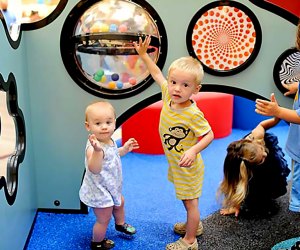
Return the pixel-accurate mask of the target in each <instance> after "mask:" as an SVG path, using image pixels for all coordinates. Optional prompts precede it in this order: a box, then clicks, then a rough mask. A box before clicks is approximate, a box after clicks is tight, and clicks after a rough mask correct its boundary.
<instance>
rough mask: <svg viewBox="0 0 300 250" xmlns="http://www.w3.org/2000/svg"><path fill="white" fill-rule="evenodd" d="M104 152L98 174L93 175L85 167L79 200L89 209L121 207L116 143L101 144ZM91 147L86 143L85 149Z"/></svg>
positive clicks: (118, 157)
mask: <svg viewBox="0 0 300 250" xmlns="http://www.w3.org/2000/svg"><path fill="white" fill-rule="evenodd" d="M101 146H102V148H103V152H104V159H103V166H102V170H101V172H100V173H99V174H94V173H92V172H91V171H89V169H88V167H87V159H86V158H85V174H84V178H83V181H82V185H81V188H80V190H79V197H80V200H81V201H82V202H83V203H84V204H86V205H87V206H89V207H94V208H106V207H112V206H120V205H121V193H122V165H121V159H120V155H119V151H118V148H117V145H116V143H115V142H114V145H113V146H111V145H108V144H101ZM88 147H91V144H90V142H89V141H87V144H86V149H85V150H87V149H88Z"/></svg>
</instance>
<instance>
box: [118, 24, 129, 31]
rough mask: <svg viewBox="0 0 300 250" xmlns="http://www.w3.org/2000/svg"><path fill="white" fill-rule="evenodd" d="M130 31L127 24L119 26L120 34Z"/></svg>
mask: <svg viewBox="0 0 300 250" xmlns="http://www.w3.org/2000/svg"><path fill="white" fill-rule="evenodd" d="M127 30H128V28H127V25H126V24H121V25H120V26H119V32H126V31H127Z"/></svg>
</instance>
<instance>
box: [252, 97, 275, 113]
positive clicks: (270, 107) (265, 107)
mask: <svg viewBox="0 0 300 250" xmlns="http://www.w3.org/2000/svg"><path fill="white" fill-rule="evenodd" d="M255 107H256V109H255V112H256V113H258V114H261V115H266V116H275V117H277V113H278V110H279V106H278V103H277V100H276V98H275V95H274V93H272V94H271V101H266V100H262V99H256V105H255Z"/></svg>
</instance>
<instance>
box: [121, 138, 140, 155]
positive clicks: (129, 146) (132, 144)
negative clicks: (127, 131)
mask: <svg viewBox="0 0 300 250" xmlns="http://www.w3.org/2000/svg"><path fill="white" fill-rule="evenodd" d="M139 147H140V146H139V144H138V142H137V140H136V139H134V138H130V139H129V140H128V141H127V142H125V144H124V145H123V148H124V150H125V151H126V152H127V153H128V152H131V151H132V150H134V149H138V148H139Z"/></svg>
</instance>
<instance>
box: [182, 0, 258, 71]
mask: <svg viewBox="0 0 300 250" xmlns="http://www.w3.org/2000/svg"><path fill="white" fill-rule="evenodd" d="M261 36H262V32H261V27H260V24H259V22H258V19H257V18H256V16H255V15H254V13H253V12H252V11H251V10H250V9H248V8H247V7H246V6H244V5H242V4H240V3H238V2H235V1H215V2H212V3H210V4H208V5H206V6H204V7H203V8H201V9H200V10H199V11H198V12H197V13H196V14H195V15H194V17H193V18H192V20H191V21H190V24H189V27H188V30H187V35H186V44H187V48H188V52H189V54H190V55H191V56H193V57H196V58H198V59H199V60H200V61H201V62H202V64H203V68H204V70H205V71H206V72H207V73H210V74H213V75H221V76H225V75H233V74H237V73H239V72H240V71H242V70H244V69H245V68H246V67H248V66H249V65H250V64H251V63H252V62H253V61H254V59H255V58H256V56H257V54H258V52H259V49H260V47H261Z"/></svg>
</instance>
